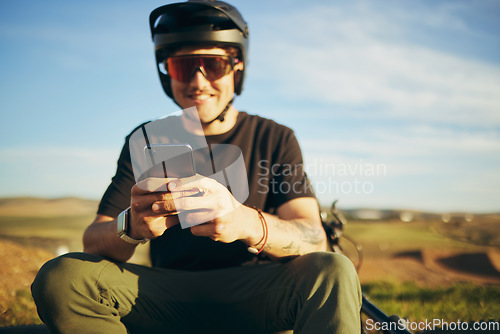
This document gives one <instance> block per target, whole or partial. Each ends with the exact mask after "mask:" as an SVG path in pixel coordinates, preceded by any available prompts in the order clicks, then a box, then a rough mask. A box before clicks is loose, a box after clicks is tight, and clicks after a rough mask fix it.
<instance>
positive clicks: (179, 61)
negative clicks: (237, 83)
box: [161, 54, 238, 83]
mask: <svg viewBox="0 0 500 334" xmlns="http://www.w3.org/2000/svg"><path fill="white" fill-rule="evenodd" d="M237 63H238V59H237V58H234V57H230V56H221V55H201V54H200V55H198V54H196V55H185V56H174V57H170V58H167V60H166V61H164V62H163V63H162V64H161V65H162V66H163V67H164V69H165V70H166V72H167V73H168V75H170V77H172V78H173V79H174V80H177V81H181V82H184V83H188V82H190V81H191V79H193V75H194V74H195V73H196V71H198V70H199V71H200V72H201V73H202V74H203V76H204V77H205V78H206V79H207V80H208V81H215V80H218V79H220V78H222V77H223V76H225V75H228V74H229V73H231V71H232V70H233V69H234V65H235V64H237ZM162 72H163V71H162Z"/></svg>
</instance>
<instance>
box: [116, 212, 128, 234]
mask: <svg viewBox="0 0 500 334" xmlns="http://www.w3.org/2000/svg"><path fill="white" fill-rule="evenodd" d="M125 214H126V210H125V211H122V212H120V214H119V215H118V217H117V218H116V232H117V233H118V236H120V237H121V236H122V235H124V234H125V231H126V227H127V226H126V225H125V222H126V219H125V218H126V217H125Z"/></svg>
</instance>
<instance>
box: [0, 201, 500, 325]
mask: <svg viewBox="0 0 500 334" xmlns="http://www.w3.org/2000/svg"><path fill="white" fill-rule="evenodd" d="M27 203H29V200H28V201H27ZM61 203H63V204H61V205H62V206H64V208H65V210H63V211H64V214H63V215H58V214H57V213H58V212H59V211H58V210H59V209H58V205H57V203H51V205H52V211H51V210H45V211H44V213H43V215H42V216H40V217H37V216H36V214H34V213H33V212H30V211H25V215H23V214H16V215H13V214H12V212H14V211H13V210H12V208H8V209H5V208H4V209H2V206H1V201H0V246H3V247H6V248H5V250H3V251H2V253H0V265H1V266H2V268H3V269H2V270H3V272H2V275H1V276H2V277H1V278H0V283H2V284H0V326H9V325H19V324H32V323H40V320H39V319H38V317H37V315H36V311H35V307H34V304H33V301H32V299H31V295H30V292H29V284H30V282H31V281H32V280H33V278H34V276H35V274H36V271H37V270H38V268H39V267H40V266H41V265H42V264H43V262H45V261H46V260H48V259H50V258H52V257H54V256H56V254H57V253H58V252H59V253H60V252H63V251H64V252H67V251H81V249H82V245H81V236H82V233H83V231H84V229H85V227H86V226H87V225H88V224H89V223H90V222H91V221H92V219H93V217H94V209H95V205H96V203H94V204H93V205H94V206H93V205H92V203H90V204H89V203H88V202H86V205H87V207H88V209H87V211H85V210H84V211H83V212H82V211H80V212H78V214H74V215H69V214H67V208H68V205H69V204H71V205H73V206H74V205H77V204H78V201H77V200H76V199H75V200H73V202H70V203H68V202H64V201H63V202H61ZM71 205H70V206H71ZM16 212H18V211H16ZM440 224H441V223H440V222H439V221H415V222H412V223H401V222H395V221H391V222H377V223H375V222H351V223H349V224H348V225H347V226H346V230H345V233H346V234H348V235H349V236H351V237H353V238H354V239H356V241H357V242H358V243H359V244H361V245H362V246H363V250H364V261H365V262H364V266H366V267H370V264H371V262H373V261H380V259H384V261H387V263H389V264H390V263H391V261H396V259H395V256H397V254H402V253H411V252H414V251H416V250H423V249H432V250H447V251H449V250H455V251H458V252H483V253H484V252H487V251H491V249H492V247H491V246H489V247H487V246H483V245H477V244H471V243H466V242H464V240H463V238H455V237H454V236H453V235H444V234H443V233H444V232H443V230H444V231H446V229H448V230H451V231H453V232H454V233H455V234H457V235H459V236H463V233H460V231H454V230H453V229H449V227H446V228H441V229H440V228H439V227H442V226H441V225H440ZM498 230H499V229H498V225H495V224H493V225H491V230H490V231H488V232H482V233H483V234H482V235H487V234H493V235H494V237H491V238H490V239H492V240H496V239H498V238H497V237H498V234H499V232H498ZM495 238H496V239H495ZM476 239H477V238H476ZM493 249H496V248H494V247H493ZM140 250H141V251H140V252H139V253H138V255H137V257H135V258H134V262H136V263H141V264H144V263H146V262H147V260H146V258H147V251H148V248H147V247H144V246H141V248H140ZM9 251H10V252H11V253H8V252H9ZM9 254H15V255H9ZM23 261H24V262H23ZM17 264H19V265H18V266H16V265H17ZM422 267H424V266H422ZM402 270H405V269H404V268H403V269H402ZM366 276H367V275H365V279H363V280H362V282H363V291H364V293H365V294H366V295H367V296H369V298H370V300H371V301H372V302H374V303H375V304H376V305H377V306H378V307H379V308H381V309H382V310H384V311H385V312H386V313H388V314H389V315H391V314H397V315H399V316H401V317H403V318H407V319H411V320H412V321H423V320H425V319H434V318H439V319H444V320H446V321H456V320H458V319H459V320H461V321H478V320H482V319H484V320H488V319H497V318H498V317H499V314H500V304H499V303H498V301H499V300H500V287H499V285H498V284H479V283H477V282H474V281H471V282H467V280H464V279H458V280H456V281H453V280H452V281H450V282H448V283H447V284H444V285H433V284H431V285H429V284H427V285H426V284H420V283H419V282H418V281H416V280H413V279H409V280H406V279H394V278H391V277H389V276H387V277H386V279H380V277H378V278H377V277H375V276H374V278H373V279H372V280H370V279H366ZM368 276H370V275H368ZM9 277H10V279H11V281H6V282H3V281H2V280H7V279H9ZM23 280H24V281H23Z"/></svg>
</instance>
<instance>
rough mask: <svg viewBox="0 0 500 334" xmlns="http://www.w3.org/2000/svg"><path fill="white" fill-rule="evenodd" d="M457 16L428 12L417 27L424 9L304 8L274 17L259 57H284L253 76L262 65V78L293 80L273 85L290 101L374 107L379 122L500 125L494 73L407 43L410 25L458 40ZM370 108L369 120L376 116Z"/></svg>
mask: <svg viewBox="0 0 500 334" xmlns="http://www.w3.org/2000/svg"><path fill="white" fill-rule="evenodd" d="M383 9H385V8H383ZM454 10H456V8H451V9H450V8H445V7H443V8H442V9H440V11H438V13H432V12H431V10H429V9H428V10H427V11H426V12H425V14H426V15H425V17H426V20H422V17H423V16H422V14H423V12H422V9H419V10H416V11H415V12H411V11H408V9H406V11H402V10H401V9H399V10H398V9H397V8H392V10H390V11H389V12H388V13H383V12H381V11H377V10H376V9H375V8H374V7H369V6H368V7H367V6H366V4H364V3H361V4H358V5H357V6H354V7H349V8H341V7H335V6H332V5H324V6H312V7H310V8H301V11H300V13H299V12H296V13H293V14H291V15H286V16H283V17H282V18H273V20H274V21H273V24H272V25H270V26H269V29H268V33H269V34H270V35H271V37H269V38H268V39H267V40H268V41H269V43H266V44H265V45H264V46H261V48H262V49H260V50H259V51H264V50H265V51H267V52H268V54H270V55H282V56H278V57H276V56H270V57H267V58H266V59H265V63H266V64H258V65H259V66H255V67H256V68H257V71H258V68H259V67H260V65H264V66H263V68H262V70H261V71H260V72H258V73H259V74H258V75H260V76H265V75H269V74H272V77H273V79H275V80H279V79H276V78H280V79H281V78H287V79H289V78H290V77H292V78H293V80H286V81H285V80H282V81H279V84H278V87H279V90H280V92H281V94H282V95H283V96H286V97H287V98H288V99H310V100H311V99H315V100H317V101H320V102H322V103H326V104H340V105H347V106H351V107H354V108H362V107H366V106H376V109H377V113H376V115H377V117H391V118H407V119H420V120H426V121H445V122H448V123H454V124H478V125H500V113H499V112H498V111H499V110H500V94H498V92H499V91H500V67H499V66H497V65H495V64H487V63H481V62H480V61H476V60H471V59H466V58H463V57H460V56H459V55H456V54H448V53H445V52H443V51H440V50H437V49H432V48H430V47H429V46H426V45H423V44H420V43H419V42H417V41H414V40H412V36H411V34H410V31H409V30H410V29H415V28H421V27H422V25H423V24H421V26H420V27H418V26H417V27H413V28H410V24H416V22H418V21H421V22H422V21H426V22H431V23H430V25H431V26H433V27H438V28H439V27H444V26H446V24H447V23H450V25H449V26H447V29H449V30H451V31H452V32H453V33H455V36H457V37H459V34H460V33H463V32H464V31H467V27H466V26H465V24H464V23H463V22H462V21H461V20H459V19H458V18H457V17H454V16H453V12H454ZM403 13H404V14H403ZM429 15H430V16H429ZM429 17H431V18H433V19H432V20H430V21H428V18H429ZM391 19H394V20H393V21H391ZM426 24H429V23H426ZM453 29H454V30H453ZM276 41H278V42H276ZM443 42H445V41H443ZM252 71H254V69H252ZM373 109H375V108H371V110H370V111H371V112H372V113H371V115H370V114H368V113H367V114H366V116H373ZM351 110H352V109H351ZM349 112H352V111H349Z"/></svg>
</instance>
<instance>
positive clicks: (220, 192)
mask: <svg viewBox="0 0 500 334" xmlns="http://www.w3.org/2000/svg"><path fill="white" fill-rule="evenodd" d="M167 186H168V190H169V191H170V193H168V195H166V196H164V197H163V200H162V201H160V202H159V203H158V204H160V203H161V205H160V207H161V209H159V210H155V214H157V215H158V214H159V215H165V214H168V213H169V212H172V211H178V212H179V219H180V220H181V222H183V223H185V225H188V226H191V232H192V233H193V234H194V235H196V236H205V237H209V238H211V239H213V240H215V241H221V242H225V243H229V242H233V241H235V240H239V239H245V238H247V237H248V230H249V229H248V227H249V226H248V225H245V224H243V222H244V220H245V218H244V217H242V216H241V214H242V212H241V209H243V208H242V205H241V203H239V202H238V201H237V200H236V199H235V198H234V197H233V195H232V194H231V193H230V192H229V190H228V189H227V188H226V187H224V186H223V185H222V184H220V183H219V182H217V181H216V180H214V179H211V178H208V177H204V176H201V175H195V176H192V177H188V178H183V179H176V180H170V181H169V182H168V184H167ZM247 209H248V208H247ZM252 215H255V213H252ZM247 218H248V217H247ZM252 218H253V216H252ZM245 227H246V228H245Z"/></svg>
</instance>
